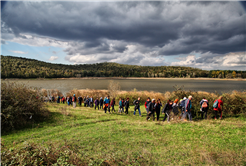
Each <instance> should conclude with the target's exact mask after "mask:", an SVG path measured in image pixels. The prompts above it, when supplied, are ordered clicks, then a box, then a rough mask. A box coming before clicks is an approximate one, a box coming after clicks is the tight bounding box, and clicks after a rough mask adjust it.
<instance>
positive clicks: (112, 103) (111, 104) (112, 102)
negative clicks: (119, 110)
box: [110, 98, 115, 112]
mask: <svg viewBox="0 0 246 166" xmlns="http://www.w3.org/2000/svg"><path fill="white" fill-rule="evenodd" d="M114 105H115V98H113V100H112V101H111V102H110V106H111V107H112V112H113V111H114V112H115V109H114Z"/></svg>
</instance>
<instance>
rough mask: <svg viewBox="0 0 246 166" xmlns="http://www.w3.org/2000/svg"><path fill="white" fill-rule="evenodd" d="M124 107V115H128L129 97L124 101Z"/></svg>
mask: <svg viewBox="0 0 246 166" xmlns="http://www.w3.org/2000/svg"><path fill="white" fill-rule="evenodd" d="M124 105H125V108H126V111H125V114H128V109H129V107H130V103H129V97H128V98H127V99H126V101H125V104H124Z"/></svg>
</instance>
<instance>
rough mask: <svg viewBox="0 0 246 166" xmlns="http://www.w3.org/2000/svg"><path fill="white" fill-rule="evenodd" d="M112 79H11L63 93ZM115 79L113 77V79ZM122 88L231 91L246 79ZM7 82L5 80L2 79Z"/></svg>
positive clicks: (143, 82)
mask: <svg viewBox="0 0 246 166" xmlns="http://www.w3.org/2000/svg"><path fill="white" fill-rule="evenodd" d="M110 80H111V79H43V80H39V79H18V80H9V81H11V82H12V81H15V82H18V83H23V84H25V85H28V86H32V87H38V88H43V89H58V90H60V91H61V92H62V93H63V94H65V93H66V92H69V91H70V90H72V89H86V88H88V89H108V84H109V81H110ZM112 80H113V79H112ZM114 81H115V82H119V84H120V86H121V90H126V91H130V90H133V89H134V88H136V89H137V90H139V91H143V90H147V91H155V92H166V91H173V90H174V88H173V86H175V85H177V86H183V87H184V90H191V91H206V92H215V91H217V92H218V93H220V94H221V93H223V92H231V91H233V90H237V91H243V90H246V81H233V80H197V79H171V78H170V79H117V80H114ZM2 82H5V80H2Z"/></svg>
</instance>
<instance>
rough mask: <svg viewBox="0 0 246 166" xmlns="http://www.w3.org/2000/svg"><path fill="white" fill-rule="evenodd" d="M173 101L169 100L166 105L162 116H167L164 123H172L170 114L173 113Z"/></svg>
mask: <svg viewBox="0 0 246 166" xmlns="http://www.w3.org/2000/svg"><path fill="white" fill-rule="evenodd" d="M172 105H173V103H172V101H171V100H170V99H168V100H167V103H166V104H165V106H164V108H163V110H162V114H165V117H164V118H163V120H162V121H163V122H164V121H165V120H166V119H167V122H170V113H171V111H172Z"/></svg>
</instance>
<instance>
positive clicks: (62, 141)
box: [1, 103, 246, 165]
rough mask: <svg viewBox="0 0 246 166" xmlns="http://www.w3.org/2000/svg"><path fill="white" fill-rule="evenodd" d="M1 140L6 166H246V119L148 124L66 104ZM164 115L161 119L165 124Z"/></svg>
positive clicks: (122, 115)
mask: <svg viewBox="0 0 246 166" xmlns="http://www.w3.org/2000/svg"><path fill="white" fill-rule="evenodd" d="M47 107H48V109H49V111H50V112H51V115H50V120H48V121H46V122H43V123H39V124H36V123H34V124H33V125H32V126H30V127H29V128H26V129H23V130H19V131H13V132H12V133H8V134H5V135H2V137H1V160H2V165H17V164H19V165H52V164H54V165H246V136H245V134H246V119H245V118H243V117H238V118H224V119H223V120H217V121H216V120H202V121H201V120H195V121H194V122H180V121H171V122H170V123H167V122H156V121H155V122H153V121H146V111H145V109H144V106H141V111H142V113H143V117H139V116H138V112H137V113H136V116H133V107H131V108H130V111H129V115H125V114H118V113H112V114H108V113H106V114H105V113H104V112H103V111H102V110H99V111H98V110H94V109H92V108H84V107H77V108H75V109H74V108H72V107H71V106H67V105H66V104H64V105H63V104H56V103H54V104H47ZM163 117H164V115H161V120H162V119H163Z"/></svg>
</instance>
